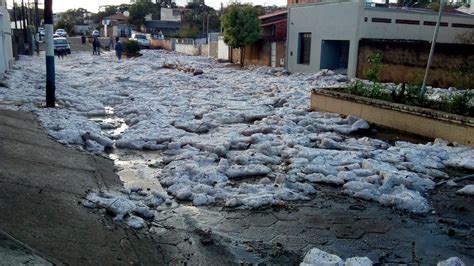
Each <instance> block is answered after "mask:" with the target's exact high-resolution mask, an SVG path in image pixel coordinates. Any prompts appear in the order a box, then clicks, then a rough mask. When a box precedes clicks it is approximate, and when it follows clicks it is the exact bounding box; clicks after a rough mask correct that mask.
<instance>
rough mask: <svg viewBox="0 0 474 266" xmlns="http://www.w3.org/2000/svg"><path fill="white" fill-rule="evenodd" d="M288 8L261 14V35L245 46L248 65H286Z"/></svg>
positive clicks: (245, 61) (245, 60)
mask: <svg viewBox="0 0 474 266" xmlns="http://www.w3.org/2000/svg"><path fill="white" fill-rule="evenodd" d="M287 16H288V10H287V9H283V10H278V11H276V12H273V13H270V14H265V15H262V16H260V17H259V18H258V19H259V20H260V27H261V37H260V39H259V40H258V41H256V42H255V43H254V44H252V45H250V46H248V47H246V48H245V59H244V63H245V64H246V65H265V66H271V67H283V66H285V58H286V34H287V25H288V17H287Z"/></svg>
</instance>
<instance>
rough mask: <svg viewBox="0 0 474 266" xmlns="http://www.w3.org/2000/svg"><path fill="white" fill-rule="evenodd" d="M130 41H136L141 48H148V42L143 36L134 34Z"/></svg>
mask: <svg viewBox="0 0 474 266" xmlns="http://www.w3.org/2000/svg"><path fill="white" fill-rule="evenodd" d="M130 40H131V41H137V42H138V44H139V45H140V47H142V48H150V40H148V39H147V37H146V35H145V34H139V33H135V34H133V35H132V38H130Z"/></svg>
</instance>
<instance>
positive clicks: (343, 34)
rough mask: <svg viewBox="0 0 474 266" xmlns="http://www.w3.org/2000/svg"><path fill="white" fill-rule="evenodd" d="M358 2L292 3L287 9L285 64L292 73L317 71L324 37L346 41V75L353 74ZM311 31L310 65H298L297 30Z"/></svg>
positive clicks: (359, 8)
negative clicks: (347, 53)
mask: <svg viewBox="0 0 474 266" xmlns="http://www.w3.org/2000/svg"><path fill="white" fill-rule="evenodd" d="M361 8H362V6H361V3H358V2H355V1H354V2H339V3H318V4H312V5H302V6H294V7H291V8H290V10H289V17H288V38H287V40H288V45H287V61H288V62H287V66H288V70H290V71H292V72H306V73H311V72H317V71H319V70H320V59H321V45H322V41H323V40H344V41H349V42H350V43H349V63H348V68H347V74H348V76H351V77H352V76H355V73H356V67H357V51H358V39H357V32H358V27H359V25H360V23H359V20H360V16H359V13H360V12H362V9H361ZM306 32H307V33H311V57H310V64H309V65H304V64H298V49H299V33H306Z"/></svg>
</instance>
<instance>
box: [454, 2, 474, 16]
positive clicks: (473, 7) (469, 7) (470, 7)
mask: <svg viewBox="0 0 474 266" xmlns="http://www.w3.org/2000/svg"><path fill="white" fill-rule="evenodd" d="M458 11H460V12H463V13H466V14H469V15H473V16H474V1H472V0H467V1H466V3H465V4H464V5H463V6H461V7H460V8H458Z"/></svg>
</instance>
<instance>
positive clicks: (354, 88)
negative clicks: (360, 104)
mask: <svg viewBox="0 0 474 266" xmlns="http://www.w3.org/2000/svg"><path fill="white" fill-rule="evenodd" d="M347 92H349V93H350V94H355V95H360V96H363V95H365V92H366V89H365V86H364V83H363V82H362V81H360V80H356V81H353V82H351V84H349V86H348V87H347Z"/></svg>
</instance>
